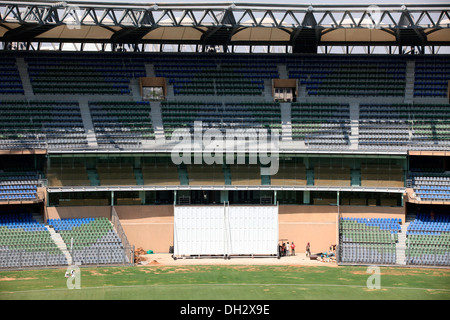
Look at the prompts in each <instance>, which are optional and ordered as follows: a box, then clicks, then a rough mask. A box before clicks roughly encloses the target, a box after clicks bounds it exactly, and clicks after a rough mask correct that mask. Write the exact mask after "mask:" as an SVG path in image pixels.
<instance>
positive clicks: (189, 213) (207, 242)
mask: <svg viewBox="0 0 450 320" xmlns="http://www.w3.org/2000/svg"><path fill="white" fill-rule="evenodd" d="M277 254H278V207H277V206H252V207H250V206H232V207H229V206H176V207H175V219H174V255H175V256H189V255H277Z"/></svg>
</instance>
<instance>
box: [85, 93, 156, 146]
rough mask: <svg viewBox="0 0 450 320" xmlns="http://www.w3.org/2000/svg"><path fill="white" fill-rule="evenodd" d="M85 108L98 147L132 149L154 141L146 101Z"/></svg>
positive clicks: (92, 103) (92, 104)
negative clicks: (89, 111)
mask: <svg viewBox="0 0 450 320" xmlns="http://www.w3.org/2000/svg"><path fill="white" fill-rule="evenodd" d="M89 107H90V110H91V117H92V122H93V124H94V128H95V133H96V136H97V143H98V145H99V148H111V146H112V145H113V146H117V147H120V148H136V147H139V146H140V145H141V141H142V140H149V139H150V140H153V139H155V134H154V130H153V126H152V119H151V116H150V112H151V107H150V103H149V102H148V101H140V102H114V101H112V102H91V103H90V104H89Z"/></svg>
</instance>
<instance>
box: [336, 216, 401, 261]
mask: <svg viewBox="0 0 450 320" xmlns="http://www.w3.org/2000/svg"><path fill="white" fill-rule="evenodd" d="M400 223H401V220H398V219H394V218H369V219H368V218H341V220H340V223H339V233H340V237H341V241H340V243H341V260H342V262H344V263H363V264H364V263H367V264H369V263H380V264H395V263H396V249H395V248H396V243H397V242H398V232H399V231H400V230H401V228H400Z"/></svg>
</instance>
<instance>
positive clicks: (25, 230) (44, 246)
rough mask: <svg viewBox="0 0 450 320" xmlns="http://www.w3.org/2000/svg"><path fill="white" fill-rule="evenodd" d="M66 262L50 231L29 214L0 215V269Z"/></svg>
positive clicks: (54, 264) (53, 264)
mask: <svg viewBox="0 0 450 320" xmlns="http://www.w3.org/2000/svg"><path fill="white" fill-rule="evenodd" d="M65 264H67V259H66V257H65V256H64V254H63V253H62V252H61V250H60V249H59V248H58V247H57V246H56V244H55V242H54V241H53V239H52V238H51V237H50V232H49V231H48V229H47V228H46V227H45V225H44V224H41V223H39V222H37V221H36V220H34V219H33V215H32V214H31V213H13V214H1V215H0V268H23V267H44V266H56V265H65Z"/></svg>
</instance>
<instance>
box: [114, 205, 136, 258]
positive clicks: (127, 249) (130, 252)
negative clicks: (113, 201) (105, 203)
mask: <svg viewBox="0 0 450 320" xmlns="http://www.w3.org/2000/svg"><path fill="white" fill-rule="evenodd" d="M111 223H112V225H113V227H114V229H115V230H116V233H117V235H118V236H119V238H120V240H121V241H122V245H123V248H124V254H125V256H127V257H128V258H129V263H130V264H134V251H135V248H134V246H131V245H130V242H129V241H128V238H127V235H126V233H125V231H124V230H123V227H122V224H121V223H120V219H119V216H118V215H117V212H116V209H115V208H114V206H111Z"/></svg>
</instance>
